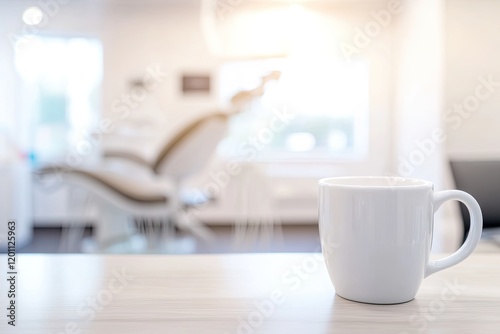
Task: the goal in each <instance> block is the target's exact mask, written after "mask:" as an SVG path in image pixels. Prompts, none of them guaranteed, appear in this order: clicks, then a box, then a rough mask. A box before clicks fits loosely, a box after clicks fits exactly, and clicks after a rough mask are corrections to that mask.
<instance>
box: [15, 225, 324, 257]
mask: <svg viewBox="0 0 500 334" xmlns="http://www.w3.org/2000/svg"><path fill="white" fill-rule="evenodd" d="M211 229H212V230H213V232H214V234H215V240H214V241H212V242H203V241H199V240H196V239H195V238H193V237H191V236H188V235H186V234H184V233H182V232H179V231H176V232H175V238H174V239H171V240H168V241H166V242H168V243H170V244H171V247H170V248H169V249H170V251H168V250H167V251H159V252H162V253H200V254H203V253H247V252H258V253H259V252H273V253H274V252H313V251H319V249H320V247H319V232H318V227H317V226H314V225H292V226H283V227H281V226H280V227H274V228H273V229H266V230H264V229H262V228H258V229H256V228H250V227H249V228H246V229H244V230H241V229H240V230H235V229H234V228H233V227H231V226H212V227H211ZM63 236H64V237H63ZM91 236H92V229H91V228H86V229H85V230H83V231H79V232H78V233H76V236H75V235H74V231H73V232H72V233H70V234H69V235H68V234H67V231H65V230H62V229H61V228H35V231H34V237H33V240H32V242H31V243H30V244H29V245H27V246H26V247H24V248H22V249H19V250H18V252H19V253H79V252H81V241H82V240H83V239H84V238H88V237H91ZM153 252H156V251H153Z"/></svg>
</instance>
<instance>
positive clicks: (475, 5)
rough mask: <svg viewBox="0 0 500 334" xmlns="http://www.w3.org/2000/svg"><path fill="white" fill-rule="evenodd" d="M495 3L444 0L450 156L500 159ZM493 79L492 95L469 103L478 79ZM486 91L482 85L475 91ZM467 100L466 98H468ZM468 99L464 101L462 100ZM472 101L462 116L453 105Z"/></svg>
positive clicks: (499, 43) (499, 42)
mask: <svg viewBox="0 0 500 334" xmlns="http://www.w3.org/2000/svg"><path fill="white" fill-rule="evenodd" d="M498 13H500V3H499V2H498V1H489V0H480V1H470V0H455V1H447V2H446V86H445V91H444V99H445V107H446V110H445V114H447V115H448V117H447V119H448V120H447V121H446V126H447V130H448V141H447V142H446V146H447V150H448V153H449V155H450V156H452V157H462V156H463V157H478V158H496V159H498V158H500V131H499V130H498V129H499V126H500V66H499V59H500V35H499V33H498V32H499V31H500V20H498ZM489 76H491V77H492V79H493V81H494V82H496V83H497V84H496V86H495V87H493V88H492V90H493V91H492V92H491V95H490V96H489V97H486V98H485V99H484V100H479V99H478V100H479V103H478V105H477V107H474V105H473V99H474V96H475V90H476V88H477V87H478V85H481V81H480V79H479V78H481V77H482V78H485V79H486V78H488V77H489ZM482 92H483V93H487V91H484V89H481V91H480V93H482ZM467 99H469V100H467ZM466 100H467V101H466ZM464 102H468V103H471V107H469V109H470V111H468V110H465V108H464V115H463V116H461V115H460V114H457V113H454V114H450V112H453V108H454V105H455V104H463V103H464Z"/></svg>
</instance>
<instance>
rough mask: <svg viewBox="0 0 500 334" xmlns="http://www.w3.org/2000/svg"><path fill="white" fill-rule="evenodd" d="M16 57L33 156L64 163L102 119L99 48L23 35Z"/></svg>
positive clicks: (90, 41)
mask: <svg viewBox="0 0 500 334" xmlns="http://www.w3.org/2000/svg"><path fill="white" fill-rule="evenodd" d="M15 56H16V58H15V60H16V69H17V71H18V73H19V75H20V77H21V79H22V83H23V91H22V93H21V94H22V96H23V100H24V106H25V107H26V108H28V109H29V115H30V118H29V119H26V120H24V126H26V127H29V128H30V129H31V131H30V134H31V138H30V139H29V142H30V144H29V146H30V151H31V154H32V155H33V156H34V157H35V159H36V160H38V161H51V160H62V159H64V158H65V156H66V155H67V154H68V152H72V151H75V149H76V148H77V145H78V143H79V142H81V141H82V139H83V138H84V136H85V135H87V136H88V132H89V131H90V129H91V128H92V126H93V125H94V124H95V122H96V121H97V120H98V116H99V109H100V103H99V102H100V87H101V79H102V47H101V43H100V42H99V41H98V40H96V39H91V38H80V37H70V38H66V37H53V36H23V37H22V38H20V39H19V40H18V45H17V46H16V55H15ZM90 153H91V152H85V154H90ZM85 154H84V155H85Z"/></svg>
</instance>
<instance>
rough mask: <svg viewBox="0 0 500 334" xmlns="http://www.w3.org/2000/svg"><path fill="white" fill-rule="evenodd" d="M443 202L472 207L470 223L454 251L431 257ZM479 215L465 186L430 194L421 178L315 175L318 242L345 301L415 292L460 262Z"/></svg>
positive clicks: (406, 297)
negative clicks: (426, 280)
mask: <svg viewBox="0 0 500 334" xmlns="http://www.w3.org/2000/svg"><path fill="white" fill-rule="evenodd" d="M448 200H458V201H460V202H462V203H464V204H465V205H466V206H467V208H468V209H469V212H470V216H471V229H470V232H469V235H468V238H467V240H466V241H465V243H464V244H463V245H462V247H461V248H460V249H459V250H458V251H457V252H455V253H454V254H452V255H450V256H448V257H446V258H444V259H440V260H436V261H430V260H429V255H430V251H431V244H432V234H433V227H434V213H435V212H436V211H437V209H438V208H439V207H440V206H441V205H442V204H443V203H444V202H446V201H448ZM482 225H483V221H482V215H481V209H480V207H479V204H478V203H477V201H476V200H475V199H474V198H473V197H472V196H471V195H469V194H467V193H466V192H463V191H460V190H445V191H439V192H434V190H433V184H432V183H431V182H428V181H424V180H417V179H407V178H399V177H339V178H326V179H322V180H320V181H319V229H320V237H321V247H322V250H323V255H324V258H325V262H326V266H327V269H328V273H329V275H330V278H331V280H332V283H333V285H334V287H335V291H336V293H337V294H338V295H339V296H340V297H343V298H345V299H349V300H353V301H357V302H363V303H372V304H397V303H403V302H407V301H410V300H412V299H413V298H415V295H416V294H417V291H418V289H419V287H420V283H421V282H422V280H423V279H424V278H425V277H427V276H429V275H431V274H433V273H436V272H438V271H440V270H443V269H446V268H449V267H451V266H453V265H456V264H458V263H459V262H461V261H463V260H464V259H465V258H467V257H468V256H469V255H470V254H471V253H472V252H473V250H474V249H475V248H476V246H477V244H478V243H479V240H480V238H481V232H482Z"/></svg>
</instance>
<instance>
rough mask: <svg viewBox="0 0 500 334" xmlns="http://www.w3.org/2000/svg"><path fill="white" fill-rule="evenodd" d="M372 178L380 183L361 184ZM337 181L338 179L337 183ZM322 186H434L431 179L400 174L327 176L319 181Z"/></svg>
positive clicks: (413, 187) (372, 187)
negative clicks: (407, 176)
mask: <svg viewBox="0 0 500 334" xmlns="http://www.w3.org/2000/svg"><path fill="white" fill-rule="evenodd" d="M355 180H357V181H358V182H359V183H358V184H356V183H354V182H352V183H349V181H355ZM362 180H365V182H366V181H367V180H370V181H371V182H373V181H378V182H380V184H366V183H364V184H361V181H362ZM335 181H338V183H336V182H335ZM318 184H319V185H320V186H325V187H338V188H358V189H359V188H369V189H377V188H378V189H387V188H398V189H404V188H406V189H415V188H422V187H424V188H428V187H430V188H433V184H432V182H430V181H427V180H422V179H416V178H406V177H400V176H338V177H326V178H322V179H320V180H319V181H318Z"/></svg>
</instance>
